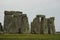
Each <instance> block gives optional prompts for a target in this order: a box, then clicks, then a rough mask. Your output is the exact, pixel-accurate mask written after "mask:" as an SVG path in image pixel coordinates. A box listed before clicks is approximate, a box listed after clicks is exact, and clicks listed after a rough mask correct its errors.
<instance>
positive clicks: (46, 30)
mask: <svg viewBox="0 0 60 40" xmlns="http://www.w3.org/2000/svg"><path fill="white" fill-rule="evenodd" d="M47 22H48V21H47V18H45V34H48V26H47V24H48V23H47Z"/></svg>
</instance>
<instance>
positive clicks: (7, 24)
mask: <svg viewBox="0 0 60 40" xmlns="http://www.w3.org/2000/svg"><path fill="white" fill-rule="evenodd" d="M19 14H20V15H21V14H22V12H18V11H16V12H15V11H5V18H4V29H5V31H6V32H7V33H17V32H18V31H17V30H18V29H19V28H20V27H21V26H20V23H21V21H20V22H19V19H20V17H19ZM20 20H21V19H20ZM17 23H18V24H17Z"/></svg>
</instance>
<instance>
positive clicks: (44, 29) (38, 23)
mask: <svg viewBox="0 0 60 40" xmlns="http://www.w3.org/2000/svg"><path fill="white" fill-rule="evenodd" d="M31 33H35V34H38V33H41V34H54V33H55V26H54V17H51V18H45V15H37V16H36V18H35V19H34V20H33V22H32V23H31Z"/></svg>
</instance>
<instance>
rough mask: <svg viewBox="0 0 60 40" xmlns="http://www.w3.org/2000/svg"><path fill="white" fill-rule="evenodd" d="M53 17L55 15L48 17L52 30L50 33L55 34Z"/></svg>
mask: <svg viewBox="0 0 60 40" xmlns="http://www.w3.org/2000/svg"><path fill="white" fill-rule="evenodd" d="M54 19H55V17H50V20H51V23H50V24H51V28H52V29H51V30H52V34H55V25H54Z"/></svg>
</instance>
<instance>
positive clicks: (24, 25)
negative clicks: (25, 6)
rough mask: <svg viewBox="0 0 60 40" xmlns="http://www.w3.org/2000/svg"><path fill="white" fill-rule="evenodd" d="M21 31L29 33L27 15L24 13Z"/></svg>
mask: <svg viewBox="0 0 60 40" xmlns="http://www.w3.org/2000/svg"><path fill="white" fill-rule="evenodd" d="M21 33H29V23H28V17H27V15H26V14H23V15H22V27H21Z"/></svg>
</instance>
